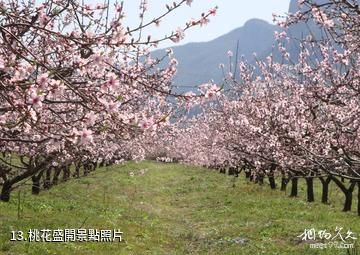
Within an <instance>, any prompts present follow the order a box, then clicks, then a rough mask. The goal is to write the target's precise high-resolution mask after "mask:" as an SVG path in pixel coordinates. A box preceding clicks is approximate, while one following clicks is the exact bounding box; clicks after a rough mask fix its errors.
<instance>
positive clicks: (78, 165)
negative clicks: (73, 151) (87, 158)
mask: <svg viewBox="0 0 360 255" xmlns="http://www.w3.org/2000/svg"><path fill="white" fill-rule="evenodd" d="M80 167H81V164H80V163H75V173H74V176H75V177H76V178H80Z"/></svg>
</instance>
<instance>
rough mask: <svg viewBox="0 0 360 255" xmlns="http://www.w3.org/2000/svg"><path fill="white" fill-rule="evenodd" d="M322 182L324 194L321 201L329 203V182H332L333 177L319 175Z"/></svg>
mask: <svg viewBox="0 0 360 255" xmlns="http://www.w3.org/2000/svg"><path fill="white" fill-rule="evenodd" d="M319 179H320V181H321V184H322V196H321V202H322V203H324V204H328V203H329V183H330V182H331V177H330V176H328V177H327V178H326V179H324V178H323V177H319Z"/></svg>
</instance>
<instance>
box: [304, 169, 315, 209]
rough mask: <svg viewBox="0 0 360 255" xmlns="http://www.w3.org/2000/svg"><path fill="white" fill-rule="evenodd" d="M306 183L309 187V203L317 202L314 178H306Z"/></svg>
mask: <svg viewBox="0 0 360 255" xmlns="http://www.w3.org/2000/svg"><path fill="white" fill-rule="evenodd" d="M305 181H306V186H307V201H308V202H310V203H311V202H314V201H315V197H314V179H313V177H312V176H311V177H306V178H305Z"/></svg>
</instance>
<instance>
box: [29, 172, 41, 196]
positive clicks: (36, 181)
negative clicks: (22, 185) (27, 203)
mask: <svg viewBox="0 0 360 255" xmlns="http://www.w3.org/2000/svg"><path fill="white" fill-rule="evenodd" d="M40 177H41V176H40ZM40 177H38V176H35V175H34V176H33V177H31V180H32V187H31V193H32V194H33V195H39V193H40Z"/></svg>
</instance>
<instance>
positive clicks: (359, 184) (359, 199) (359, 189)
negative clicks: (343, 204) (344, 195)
mask: <svg viewBox="0 0 360 255" xmlns="http://www.w3.org/2000/svg"><path fill="white" fill-rule="evenodd" d="M357 184H358V208H357V209H358V215H359V216H360V182H358V183H357Z"/></svg>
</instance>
